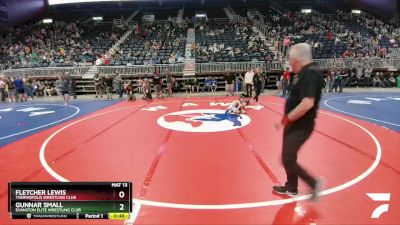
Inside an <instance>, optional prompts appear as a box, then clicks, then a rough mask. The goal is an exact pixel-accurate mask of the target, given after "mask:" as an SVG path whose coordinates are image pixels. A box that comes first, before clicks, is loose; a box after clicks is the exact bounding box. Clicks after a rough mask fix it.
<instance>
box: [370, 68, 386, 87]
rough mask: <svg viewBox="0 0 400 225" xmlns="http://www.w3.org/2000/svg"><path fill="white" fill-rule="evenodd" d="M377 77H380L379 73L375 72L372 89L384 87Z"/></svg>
mask: <svg viewBox="0 0 400 225" xmlns="http://www.w3.org/2000/svg"><path fill="white" fill-rule="evenodd" d="M379 76H380V73H379V72H376V74H375V76H374V79H373V81H372V83H373V86H374V87H384V85H383V83H382V81H381V79H380V78H379Z"/></svg>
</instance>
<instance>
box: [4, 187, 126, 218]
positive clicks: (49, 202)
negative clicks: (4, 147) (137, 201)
mask: <svg viewBox="0 0 400 225" xmlns="http://www.w3.org/2000/svg"><path fill="white" fill-rule="evenodd" d="M8 195H9V201H8V211H9V213H10V215H11V218H12V219H127V218H128V217H129V213H130V212H131V210H132V201H131V199H132V196H131V195H132V184H131V183H130V182H71V183H69V182H68V183H52V182H35V183H26V182H11V183H9V188H8Z"/></svg>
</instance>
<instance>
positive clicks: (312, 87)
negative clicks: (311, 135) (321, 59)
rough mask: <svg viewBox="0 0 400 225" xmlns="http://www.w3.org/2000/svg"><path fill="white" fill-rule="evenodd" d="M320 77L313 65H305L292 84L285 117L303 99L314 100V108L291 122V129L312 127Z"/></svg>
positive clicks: (318, 95) (320, 82)
mask: <svg viewBox="0 0 400 225" xmlns="http://www.w3.org/2000/svg"><path fill="white" fill-rule="evenodd" d="M321 90H322V76H321V74H320V73H319V72H318V71H317V70H316V69H315V67H314V64H313V63H311V64H308V65H306V66H305V67H304V68H303V69H302V70H301V71H300V72H299V73H298V74H297V79H296V78H295V79H294V80H293V83H292V89H291V93H290V96H289V98H288V99H287V100H286V104H285V115H287V114H288V113H289V112H290V111H292V110H293V109H294V108H296V106H297V105H299V104H300V102H301V100H302V99H303V98H305V97H311V98H314V99H315V101H314V106H313V107H312V108H311V109H310V110H309V111H308V112H307V113H306V114H305V115H304V116H302V117H301V118H299V119H298V120H296V121H295V122H293V124H292V125H291V126H292V127H293V128H310V127H313V126H314V119H315V117H316V116H317V110H318V107H319V100H320V99H321Z"/></svg>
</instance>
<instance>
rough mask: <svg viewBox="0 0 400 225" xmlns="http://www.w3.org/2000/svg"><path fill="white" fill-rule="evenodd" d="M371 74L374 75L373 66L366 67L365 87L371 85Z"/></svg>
mask: <svg viewBox="0 0 400 225" xmlns="http://www.w3.org/2000/svg"><path fill="white" fill-rule="evenodd" d="M371 75H372V67H368V68H367V69H365V72H364V85H363V86H364V87H367V88H368V87H370V86H371Z"/></svg>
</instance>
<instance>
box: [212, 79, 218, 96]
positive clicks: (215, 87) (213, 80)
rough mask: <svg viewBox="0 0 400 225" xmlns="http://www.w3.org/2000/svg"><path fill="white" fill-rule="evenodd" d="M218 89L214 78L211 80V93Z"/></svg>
mask: <svg viewBox="0 0 400 225" xmlns="http://www.w3.org/2000/svg"><path fill="white" fill-rule="evenodd" d="M217 89H218V83H217V80H216V79H215V77H212V78H211V92H216V91H217Z"/></svg>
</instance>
